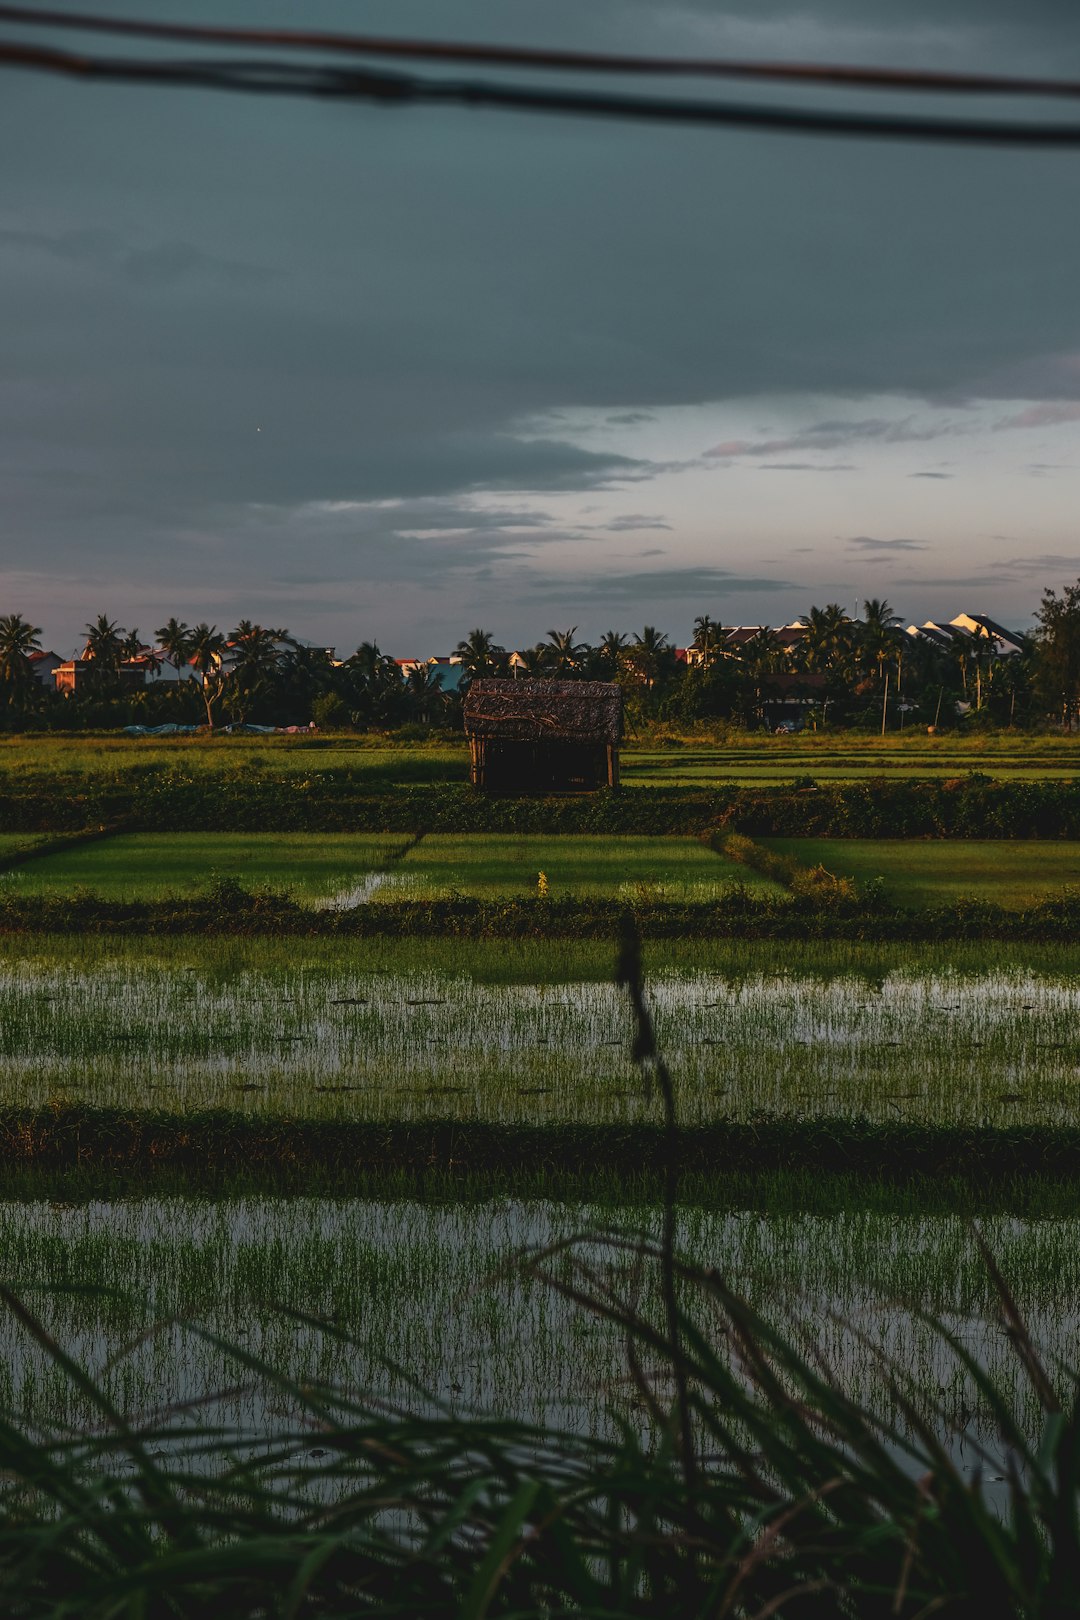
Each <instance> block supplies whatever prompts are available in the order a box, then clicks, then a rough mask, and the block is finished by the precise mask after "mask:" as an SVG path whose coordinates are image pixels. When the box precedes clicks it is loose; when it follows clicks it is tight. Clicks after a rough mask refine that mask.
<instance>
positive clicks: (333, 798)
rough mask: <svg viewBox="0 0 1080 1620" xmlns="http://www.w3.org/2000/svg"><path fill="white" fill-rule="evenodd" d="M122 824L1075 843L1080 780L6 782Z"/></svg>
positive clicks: (174, 776)
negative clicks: (549, 784) (600, 786)
mask: <svg viewBox="0 0 1080 1620" xmlns="http://www.w3.org/2000/svg"><path fill="white" fill-rule="evenodd" d="M120 823H122V824H124V825H126V826H128V827H130V828H131V829H132V830H154V831H161V832H278V831H281V832H292V831H296V832H416V831H424V832H447V833H470V832H476V833H481V832H517V833H520V832H537V833H589V832H594V833H637V834H662V833H669V834H693V833H700V832H703V831H705V830H707V829H720V830H724V831H728V832H739V833H748V834H751V835H770V834H771V835H775V836H788V837H829V838H886V837H889V838H946V837H953V838H1080V780H1078V781H1076V782H1073V781H1042V782H1040V781H1032V782H993V781H990V780H989V779H987V778H985V777H981V776H979V775H977V774H974V775H971V776H968V777H964V778H957V779H955V780H946V781H895V780H888V779H887V778H884V777H883V778H878V779H873V780H869V781H865V782H849V783H834V784H827V785H821V786H806V787H802V788H794V787H788V788H769V789H760V788H739V787H737V786H735V785H733V784H723V783H721V784H719V785H718V786H717V787H715V788H713V789H705V788H696V787H695V788H677V787H670V788H634V789H624V790H623V791H621V792H610V791H607V790H604V791H602V792H599V793H596V794H583V795H579V796H564V797H551V798H537V799H501V798H491V797H488V796H487V795H485V794H483V793H479V792H477V791H476V790H475V789H474V788H471V787H469V786H468V785H467V784H442V785H433V784H407V785H406V784H403V785H400V786H388V785H387V784H385V783H376V784H373V783H372V782H371V780H370V778H365V777H364V776H363V775H362V774H361V773H359V772H350V771H349V770H346V769H337V770H327V771H319V770H314V771H312V772H311V773H310V774H307V775H303V774H301V773H298V772H287V773H286V772H283V773H280V774H278V773H274V772H272V771H257V772H249V773H246V774H244V773H240V772H236V771H223V772H220V773H214V772H207V771H198V772H185V771H182V770H167V771H162V770H156V769H154V768H146V769H143V770H139V771H133V770H128V771H126V772H123V773H119V772H117V773H112V774H108V773H102V774H101V775H100V776H99V775H92V776H87V775H83V774H79V773H75V772H71V773H64V772H59V771H57V772H49V773H38V774H30V773H20V774H19V775H17V776H16V775H9V777H8V778H7V780H6V781H4V782H3V783H0V831H5V832H62V831H76V830H79V829H81V828H84V827H89V826H99V825H110V826H111V825H116V824H120Z"/></svg>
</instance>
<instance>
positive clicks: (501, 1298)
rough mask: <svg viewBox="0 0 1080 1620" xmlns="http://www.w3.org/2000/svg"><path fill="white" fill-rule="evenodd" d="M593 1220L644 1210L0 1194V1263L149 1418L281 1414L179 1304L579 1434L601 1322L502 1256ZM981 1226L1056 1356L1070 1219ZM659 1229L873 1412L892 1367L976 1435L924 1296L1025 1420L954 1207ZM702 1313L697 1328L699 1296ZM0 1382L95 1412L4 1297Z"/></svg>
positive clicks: (315, 1374)
mask: <svg viewBox="0 0 1080 1620" xmlns="http://www.w3.org/2000/svg"><path fill="white" fill-rule="evenodd" d="M600 1228H606V1229H608V1230H612V1229H614V1230H616V1231H619V1232H622V1233H626V1232H630V1231H639V1230H643V1229H644V1230H645V1231H647V1232H650V1233H651V1235H652V1236H654V1237H655V1235H656V1231H657V1228H658V1218H657V1215H656V1213H655V1212H650V1211H648V1210H633V1209H621V1210H619V1209H615V1210H613V1209H611V1208H606V1207H601V1208H597V1207H588V1206H584V1205H558V1204H552V1203H548V1202H544V1201H535V1202H527V1203H526V1202H520V1201H516V1200H512V1199H507V1200H500V1201H497V1202H486V1203H479V1204H467V1205H458V1206H445V1205H433V1204H420V1203H411V1202H397V1203H379V1202H362V1201H359V1200H342V1201H330V1200H319V1199H296V1200H291V1201H283V1200H274V1199H242V1200H233V1201H226V1202H212V1201H198V1200H190V1199H188V1200H185V1199H176V1200H154V1199H148V1200H141V1201H130V1202H120V1203H116V1202H100V1203H89V1204H84V1205H79V1206H75V1207H72V1206H65V1205H60V1204H56V1203H53V1204H46V1203H20V1204H10V1203H8V1204H0V1244H2V1246H3V1252H4V1257H5V1261H4V1273H5V1281H6V1282H7V1283H8V1285H9V1286H10V1287H12V1288H14V1289H15V1290H16V1291H17V1292H18V1293H19V1294H20V1296H21V1297H22V1298H23V1299H24V1300H26V1302H27V1303H28V1304H29V1305H30V1306H31V1308H32V1309H33V1310H35V1311H36V1312H37V1313H38V1314H39V1316H40V1318H41V1320H42V1321H43V1323H44V1325H45V1327H46V1329H47V1330H48V1331H49V1332H50V1333H52V1334H53V1335H54V1336H55V1338H56V1340H57V1341H58V1342H59V1344H60V1345H61V1346H62V1347H63V1348H64V1349H65V1350H66V1351H68V1352H69V1353H70V1354H71V1355H72V1356H73V1357H74V1358H75V1359H76V1361H77V1362H78V1363H79V1364H80V1365H82V1366H84V1367H85V1368H87V1369H88V1370H90V1371H91V1372H92V1373H93V1374H94V1375H95V1376H96V1377H98V1378H99V1379H100V1381H101V1383H102V1385H103V1387H104V1389H105V1390H106V1392H107V1394H108V1395H109V1397H110V1398H111V1399H112V1400H113V1401H114V1403H115V1404H116V1405H117V1407H118V1408H119V1409H120V1411H121V1412H123V1413H124V1414H125V1415H127V1416H128V1417H130V1418H145V1417H146V1416H147V1414H148V1413H149V1412H151V1411H153V1410H156V1409H160V1408H161V1407H162V1406H164V1405H166V1404H169V1403H173V1402H191V1403H195V1404H194V1405H193V1407H192V1409H191V1412H190V1417H191V1421H192V1422H193V1423H194V1422H197V1421H198V1418H199V1406H198V1402H199V1401H200V1399H203V1398H206V1397H209V1396H212V1395H215V1394H216V1393H217V1392H219V1391H227V1392H229V1393H228V1394H226V1395H225V1396H224V1397H223V1398H222V1399H220V1400H216V1401H214V1402H213V1403H212V1404H211V1405H210V1406H209V1407H208V1410H209V1411H211V1412H212V1414H213V1416H214V1417H215V1418H216V1419H223V1420H224V1421H230V1420H235V1421H242V1422H246V1423H247V1424H249V1425H250V1424H252V1423H254V1424H255V1425H256V1426H257V1425H258V1422H259V1420H260V1418H261V1417H263V1416H264V1415H265V1414H266V1410H267V1405H268V1403H273V1404H274V1410H275V1415H278V1416H280V1415H281V1402H282V1399H283V1397H282V1395H281V1393H280V1391H274V1392H272V1393H271V1392H269V1391H268V1390H267V1388H266V1386H265V1385H264V1384H263V1383H262V1382H261V1380H260V1379H259V1377H258V1375H257V1374H253V1372H252V1369H251V1367H250V1366H247V1365H244V1364H242V1363H240V1362H239V1361H238V1360H237V1359H236V1358H234V1357H232V1356H231V1355H230V1354H229V1353H228V1351H227V1350H225V1349H223V1348H222V1346H221V1344H220V1343H215V1342H213V1341H211V1340H208V1339H207V1338H206V1337H204V1336H202V1335H201V1334H200V1332H198V1331H197V1330H196V1325H198V1327H201V1328H202V1329H207V1330H209V1331H210V1332H211V1333H215V1334H219V1335H221V1337H222V1338H223V1339H224V1340H226V1341H228V1342H229V1343H231V1344H234V1345H238V1346H240V1347H241V1349H242V1350H243V1351H244V1352H247V1353H248V1354H250V1355H253V1356H254V1357H256V1358H258V1359H259V1360H261V1361H264V1362H266V1363H268V1364H270V1365H271V1366H272V1367H273V1368H274V1369H275V1370H276V1371H277V1372H278V1373H279V1374H281V1375H284V1376H286V1377H289V1378H292V1379H294V1380H296V1381H297V1382H300V1383H303V1382H305V1381H309V1380H327V1381H332V1382H335V1383H337V1384H340V1385H343V1386H345V1387H346V1388H348V1389H350V1390H353V1391H354V1392H358V1393H359V1392H364V1393H367V1394H371V1395H375V1396H377V1397H379V1398H382V1399H384V1400H389V1401H391V1402H393V1403H395V1404H398V1405H402V1406H405V1407H409V1408H413V1409H416V1408H419V1409H421V1410H431V1409H433V1408H434V1407H435V1405H436V1404H438V1403H441V1404H443V1405H445V1406H446V1407H447V1408H449V1409H450V1410H456V1411H462V1410H467V1409H469V1408H477V1407H479V1408H482V1409H484V1410H486V1411H489V1412H496V1413H499V1414H502V1415H507V1416H515V1417H525V1418H532V1419H537V1420H540V1421H547V1422H555V1423H558V1424H560V1425H564V1426H568V1427H571V1428H576V1429H586V1430H593V1431H598V1430H602V1429H604V1428H605V1427H609V1426H610V1425H611V1424H612V1423H613V1422H614V1421H618V1420H619V1419H624V1420H627V1421H629V1422H630V1423H631V1424H633V1423H634V1422H635V1420H636V1418H637V1415H638V1411H639V1404H640V1403H639V1397H638V1396H637V1394H636V1391H635V1390H634V1388H633V1386H632V1384H631V1383H630V1381H629V1379H628V1378H627V1376H626V1373H625V1366H624V1361H623V1350H622V1345H621V1343H620V1342H619V1339H618V1337H617V1335H616V1334H615V1332H614V1331H613V1330H612V1329H610V1328H609V1327H608V1326H606V1325H605V1324H604V1323H603V1322H602V1321H600V1320H598V1319H597V1318H595V1317H586V1316H584V1315H583V1314H582V1313H581V1312H579V1311H578V1310H577V1309H576V1308H575V1307H574V1306H572V1305H570V1304H568V1303H567V1302H566V1300H565V1299H564V1298H561V1297H560V1296H558V1295H557V1294H555V1293H554V1292H553V1291H552V1290H551V1289H550V1287H548V1286H546V1285H544V1284H543V1283H542V1282H540V1281H538V1280H537V1279H536V1278H535V1277H530V1276H529V1275H525V1274H523V1273H522V1271H521V1269H520V1268H518V1267H517V1266H515V1265H514V1264H513V1263H512V1260H513V1257H514V1256H515V1255H516V1254H519V1253H520V1252H521V1251H529V1250H535V1249H537V1248H542V1247H543V1246H545V1245H548V1244H551V1243H553V1242H555V1241H557V1240H560V1239H563V1238H566V1237H567V1236H569V1235H570V1234H572V1233H574V1232H577V1231H581V1230H592V1231H594V1232H595V1231H596V1230H598V1229H600ZM984 1232H985V1235H986V1237H987V1240H988V1241H989V1242H990V1244H991V1245H992V1246H993V1249H994V1252H995V1254H996V1255H997V1258H998V1261H999V1264H1000V1265H1001V1266H1002V1268H1003V1270H1004V1272H1005V1274H1006V1276H1007V1277H1008V1278H1009V1279H1010V1282H1011V1284H1012V1286H1013V1288H1014V1290H1015V1293H1016V1298H1017V1302H1018V1304H1019V1305H1020V1307H1021V1309H1022V1310H1023V1311H1025V1312H1026V1313H1028V1315H1029V1319H1030V1323H1031V1327H1032V1329H1033V1331H1034V1333H1035V1335H1036V1336H1037V1339H1038V1340H1039V1342H1040V1343H1041V1344H1042V1345H1043V1346H1044V1348H1045V1350H1046V1352H1047V1353H1048V1355H1049V1356H1050V1357H1051V1358H1057V1357H1064V1358H1065V1359H1068V1358H1070V1357H1072V1356H1073V1355H1074V1353H1075V1342H1076V1334H1077V1328H1078V1325H1080V1221H1077V1220H1076V1219H1063V1220H1059V1221H1020V1220H1015V1219H1009V1218H997V1219H991V1220H988V1221H986V1222H985V1223H984ZM678 1243H679V1248H680V1251H681V1252H682V1253H684V1254H686V1255H688V1256H690V1257H692V1258H693V1259H694V1260H695V1261H696V1262H697V1263H699V1264H701V1265H708V1266H713V1267H716V1268H717V1269H718V1270H720V1271H721V1272H722V1273H723V1275H724V1276H725V1277H726V1278H727V1279H728V1280H729V1281H730V1282H731V1283H732V1284H733V1285H735V1286H736V1287H737V1288H738V1289H739V1290H740V1291H741V1292H742V1293H743V1294H744V1295H745V1296H746V1297H747V1298H748V1299H749V1300H750V1301H751V1302H752V1303H753V1304H754V1305H755V1306H756V1307H757V1308H758V1309H759V1310H761V1311H762V1312H763V1313H764V1314H765V1315H766V1316H767V1317H769V1318H771V1319H772V1320H774V1321H776V1322H777V1323H778V1324H781V1325H783V1326H784V1327H785V1328H786V1329H787V1330H788V1331H789V1332H793V1333H794V1334H795V1335H796V1336H798V1337H800V1338H802V1339H803V1340H804V1341H805V1342H807V1343H810V1344H814V1345H816V1346H817V1347H818V1348H819V1349H820V1351H821V1352H822V1354H823V1355H824V1357H825V1362H826V1365H827V1366H828V1367H829V1368H830V1369H831V1370H832V1372H833V1374H834V1376H835V1377H836V1378H837V1379H838V1380H839V1382H840V1384H841V1386H842V1388H843V1389H844V1390H845V1391H846V1392H847V1393H848V1394H849V1395H852V1396H854V1397H855V1398H857V1399H860V1400H863V1401H865V1402H867V1403H870V1404H873V1405H874V1406H875V1408H876V1409H877V1410H887V1411H890V1413H893V1414H895V1412H896V1407H897V1401H896V1390H895V1389H894V1388H893V1378H894V1376H895V1378H896V1379H897V1381H898V1383H899V1387H900V1388H904V1387H905V1386H906V1387H917V1388H918V1389H919V1390H920V1391H921V1392H922V1395H923V1398H924V1399H926V1398H929V1399H931V1400H932V1401H933V1402H934V1403H935V1405H937V1406H938V1407H939V1408H940V1423H941V1428H942V1430H943V1432H944V1431H947V1430H949V1429H953V1430H955V1431H958V1432H959V1435H960V1436H961V1444H962V1437H963V1435H964V1434H965V1433H973V1434H981V1435H982V1437H983V1438H987V1428H988V1425H987V1420H986V1414H985V1413H984V1412H982V1411H981V1409H980V1403H979V1399H978V1397H977V1393H976V1391H975V1389H974V1387H973V1383H972V1380H971V1379H970V1377H969V1376H968V1375H967V1374H966V1373H965V1372H964V1370H963V1369H962V1367H961V1366H960V1364H959V1362H958V1360H957V1358H956V1357H955V1356H954V1355H952V1354H951V1353H949V1352H947V1351H945V1350H943V1348H942V1347H941V1345H940V1344H939V1343H938V1342H937V1335H936V1334H935V1332H934V1330H933V1329H932V1328H931V1327H930V1326H929V1325H928V1324H927V1323H926V1322H925V1321H924V1320H922V1319H920V1316H919V1313H920V1312H929V1313H931V1314H933V1315H934V1316H937V1317H940V1318H941V1319H942V1320H943V1321H944V1322H945V1323H946V1325H947V1326H948V1327H949V1328H950V1329H951V1330H952V1331H953V1332H955V1333H956V1334H957V1336H958V1337H959V1339H960V1340H961V1342H962V1343H963V1344H964V1345H965V1346H966V1347H967V1348H968V1349H970V1350H971V1351H972V1352H973V1353H974V1355H975V1356H976V1358H977V1360H978V1361H980V1362H981V1363H982V1364H983V1365H984V1366H985V1367H986V1368H988V1369H989V1370H990V1371H991V1372H992V1373H993V1374H994V1375H995V1376H996V1377H997V1378H998V1380H999V1381H1000V1383H1001V1384H1002V1385H1003V1387H1004V1388H1005V1389H1006V1390H1007V1391H1009V1392H1011V1398H1012V1400H1013V1403H1014V1406H1015V1409H1016V1411H1017V1413H1018V1415H1019V1416H1020V1418H1021V1420H1022V1421H1030V1422H1031V1423H1032V1425H1034V1423H1035V1421H1036V1419H1037V1413H1036V1412H1035V1411H1034V1409H1033V1408H1032V1405H1031V1400H1030V1397H1029V1395H1028V1393H1027V1391H1026V1390H1025V1388H1024V1382H1025V1381H1024V1377H1023V1373H1022V1371H1021V1369H1020V1366H1019V1362H1018V1360H1017V1358H1016V1357H1015V1354H1014V1353H1013V1351H1012V1350H1011V1348H1010V1345H1009V1341H1008V1337H1007V1335H1006V1333H1005V1332H1004V1330H1003V1328H1002V1326H1001V1324H1000V1323H999V1321H998V1318H997V1313H996V1310H995V1305H994V1299H993V1294H992V1290H991V1288H990V1286H989V1283H988V1279H987V1277H986V1273H985V1269H984V1267H983V1265H982V1263H981V1261H980V1259H979V1257H978V1254H977V1252H976V1249H975V1245H974V1241H973V1238H972V1235H971V1231H970V1229H969V1227H968V1226H967V1224H966V1223H965V1222H963V1221H960V1220H957V1219H955V1218H951V1217H947V1216H937V1217H922V1216H918V1215H913V1216H909V1217H903V1218H898V1217H896V1216H890V1217H882V1216H881V1215H878V1214H874V1213H867V1212H852V1213H849V1214H844V1215H841V1216H835V1217H829V1218H820V1217H812V1216H806V1215H757V1214H754V1215H750V1214H740V1213H737V1212H736V1213H732V1212H726V1213H721V1212H716V1211H710V1210H706V1209H701V1208H695V1207H684V1208H683V1209H682V1210H681V1211H680V1213H679V1218H678ZM586 1253H587V1254H588V1255H591V1257H592V1259H593V1261H594V1263H595V1264H597V1265H600V1266H607V1265H612V1266H614V1267H615V1273H614V1274H615V1275H616V1276H618V1275H619V1273H620V1270H623V1271H624V1270H625V1266H626V1264H627V1262H626V1261H625V1260H621V1261H616V1260H613V1259H612V1257H611V1255H610V1254H607V1255H605V1254H604V1253H603V1251H602V1250H600V1249H598V1248H597V1247H596V1246H595V1245H593V1246H592V1247H591V1248H589V1249H587V1250H586ZM556 1270H558V1263H556ZM623 1285H624V1286H625V1277H624V1284H623ZM90 1286H93V1287H94V1288H95V1289H96V1290H98V1291H96V1292H94V1293H89V1292H87V1289H88V1287H90ZM640 1286H641V1288H642V1290H643V1292H642V1295H641V1298H642V1303H643V1305H644V1306H645V1308H646V1309H655V1308H656V1306H657V1296H656V1279H655V1278H654V1277H653V1276H652V1274H651V1273H650V1272H649V1270H648V1269H647V1268H646V1270H645V1271H644V1272H643V1274H642V1277H641V1283H640ZM287 1310H292V1311H300V1312H304V1313H306V1315H307V1317H308V1318H309V1320H307V1321H304V1322H298V1321H297V1319H296V1317H295V1316H289V1315H286V1314H284V1313H285V1312H286V1311H287ZM310 1318H318V1319H321V1321H322V1322H323V1323H325V1324H326V1326H325V1327H323V1326H320V1325H319V1323H318V1322H315V1321H312V1320H310ZM701 1320H702V1325H703V1327H704V1328H705V1330H706V1331H708V1318H707V1316H705V1315H703V1316H702V1318H701ZM883 1354H884V1356H885V1357H887V1358H888V1362H889V1363H891V1366H890V1365H887V1364H886V1362H885V1361H884V1360H883V1359H882V1355H883ZM0 1403H2V1404H3V1405H5V1406H7V1405H10V1406H13V1407H14V1408H15V1409H16V1410H17V1411H18V1412H19V1413H20V1414H22V1416H23V1418H24V1420H25V1421H28V1422H29V1423H31V1424H33V1423H35V1422H38V1421H48V1422H49V1423H51V1424H53V1425H56V1424H60V1425H63V1424H70V1425H71V1426H73V1427H77V1426H79V1427H81V1426H85V1425H87V1424H88V1423H90V1424H92V1423H93V1422H94V1420H95V1417H96V1414H95V1413H94V1412H93V1411H92V1410H90V1409H89V1408H88V1406H87V1404H86V1402H85V1400H84V1398H83V1397H82V1396H81V1395H80V1394H79V1392H78V1391H77V1390H75V1389H73V1387H72V1385H71V1384H70V1382H69V1381H68V1380H67V1378H66V1377H65V1376H64V1375H63V1374H62V1373H61V1372H60V1371H59V1369H58V1368H57V1367H56V1366H55V1364H54V1363H53V1362H52V1361H51V1359H50V1358H49V1356H48V1355H47V1354H46V1353H45V1352H44V1351H43V1350H42V1348H41V1346H40V1344H38V1343H36V1342H35V1341H34V1340H32V1339H31V1337H30V1335H29V1334H28V1333H27V1331H26V1330H25V1329H24V1328H23V1327H22V1326H21V1325H20V1324H18V1323H17V1322H16V1321H15V1320H14V1319H13V1318H11V1317H5V1318H2V1319H0ZM313 1444H315V1445H317V1444H318V1438H317V1435H316V1436H313Z"/></svg>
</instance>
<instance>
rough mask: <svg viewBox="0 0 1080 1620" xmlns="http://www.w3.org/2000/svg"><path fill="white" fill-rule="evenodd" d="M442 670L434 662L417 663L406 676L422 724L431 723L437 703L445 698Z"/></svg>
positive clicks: (406, 683)
mask: <svg viewBox="0 0 1080 1620" xmlns="http://www.w3.org/2000/svg"><path fill="white" fill-rule="evenodd" d="M442 683H443V678H442V670H441V669H436V668H435V666H434V664H417V665H416V666H415V668H413V669H410V671H409V673H408V675H406V677H405V687H406V690H407V691H408V694H409V700H410V702H411V703H412V704H413V705H414V707H415V709H416V717H417V719H418V720H419V721H420V724H421V725H424V726H426V725H429V724H430V722H431V714H432V710H433V709H434V707H435V705H436V704H437V703H439V701H440V700H441V699H442V698H443V684H442Z"/></svg>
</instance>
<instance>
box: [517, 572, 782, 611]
mask: <svg viewBox="0 0 1080 1620" xmlns="http://www.w3.org/2000/svg"><path fill="white" fill-rule="evenodd" d="M800 588H801V587H799V586H797V585H793V584H792V582H791V581H790V580H782V579H752V578H750V577H749V576H747V575H743V574H731V573H728V571H727V570H726V569H723V568H665V569H649V570H647V571H646V570H640V571H637V572H623V573H618V574H615V573H613V574H610V575H607V574H604V575H600V574H597V575H577V576H575V577H574V578H567V579H558V580H551V581H549V582H548V583H547V584H543V583H539V582H538V583H537V585H536V586H535V587H534V588H533V591H532V593H531V594H533V595H535V596H538V597H541V598H542V599H543V600H545V601H560V602H575V601H578V602H579V601H581V600H582V599H583V597H586V596H588V595H589V594H591V593H593V592H595V593H596V594H597V595H599V596H601V597H602V598H603V600H604V601H609V602H611V603H612V604H618V605H620V606H621V605H625V604H626V603H628V602H634V603H641V604H644V605H645V606H646V607H647V606H648V603H649V602H650V601H664V602H669V601H681V600H684V599H685V600H689V599H691V598H693V597H698V596H704V595H708V594H710V593H713V594H716V593H718V592H723V593H725V594H730V593H731V592H744V591H761V592H773V591H789V590H798V589H800Z"/></svg>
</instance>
